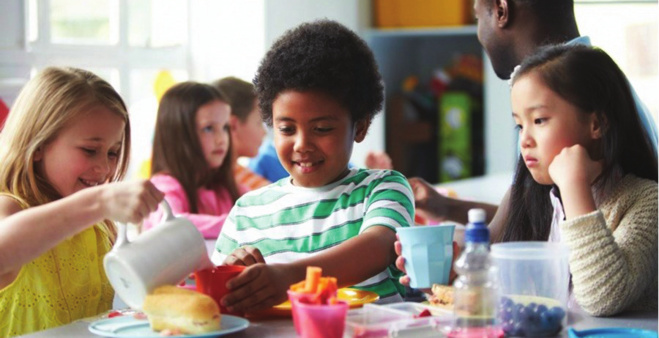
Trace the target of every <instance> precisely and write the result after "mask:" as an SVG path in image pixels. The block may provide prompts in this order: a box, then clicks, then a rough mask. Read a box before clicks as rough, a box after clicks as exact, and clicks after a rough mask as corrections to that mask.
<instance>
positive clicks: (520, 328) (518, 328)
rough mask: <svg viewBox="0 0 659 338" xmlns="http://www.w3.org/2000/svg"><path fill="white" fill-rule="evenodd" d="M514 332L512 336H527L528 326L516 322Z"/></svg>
mask: <svg viewBox="0 0 659 338" xmlns="http://www.w3.org/2000/svg"><path fill="white" fill-rule="evenodd" d="M512 331H513V332H514V333H512V334H511V335H512V336H522V337H523V336H526V328H525V327H524V325H523V324H522V323H519V322H518V323H515V324H514V325H513V330H512Z"/></svg>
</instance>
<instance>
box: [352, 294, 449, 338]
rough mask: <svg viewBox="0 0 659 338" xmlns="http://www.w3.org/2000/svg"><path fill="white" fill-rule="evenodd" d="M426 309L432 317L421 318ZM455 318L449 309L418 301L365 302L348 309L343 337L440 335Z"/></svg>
mask: <svg viewBox="0 0 659 338" xmlns="http://www.w3.org/2000/svg"><path fill="white" fill-rule="evenodd" d="M426 309H427V310H428V311H429V312H430V313H431V316H428V317H419V315H420V314H421V313H422V312H423V311H424V310H426ZM452 321H453V316H452V314H451V312H450V311H446V310H444V309H440V308H437V307H433V306H426V305H423V304H419V303H412V302H403V303H393V304H387V305H378V304H366V305H364V307H363V308H360V309H354V310H350V311H348V316H347V318H346V326H345V332H344V333H345V334H344V337H360V338H364V337H369V338H371V337H438V336H439V337H441V336H444V335H445V334H446V332H448V329H449V326H450V324H451V322H452Z"/></svg>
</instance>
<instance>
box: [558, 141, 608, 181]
mask: <svg viewBox="0 0 659 338" xmlns="http://www.w3.org/2000/svg"><path fill="white" fill-rule="evenodd" d="M603 165H604V161H593V160H592V159H591V158H590V156H589V155H588V151H587V150H586V148H584V147H583V146H581V145H579V144H575V145H573V146H571V147H566V148H563V150H561V152H560V153H559V154H558V155H556V157H554V160H553V161H552V162H551V164H550V165H549V168H548V171H549V176H550V177H551V179H552V181H553V182H554V183H555V184H556V185H557V186H558V188H559V189H561V190H563V188H565V187H569V186H570V185H575V184H586V185H588V186H590V185H591V184H592V183H593V181H595V179H596V178H597V177H598V176H599V175H600V174H601V173H602V167H603Z"/></svg>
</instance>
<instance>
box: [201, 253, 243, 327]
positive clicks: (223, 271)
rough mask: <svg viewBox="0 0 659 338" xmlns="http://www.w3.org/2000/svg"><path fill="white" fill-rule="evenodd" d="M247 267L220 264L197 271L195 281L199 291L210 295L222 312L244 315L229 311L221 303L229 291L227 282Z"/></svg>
mask: <svg viewBox="0 0 659 338" xmlns="http://www.w3.org/2000/svg"><path fill="white" fill-rule="evenodd" d="M243 270H245V267H244V266H242V265H220V266H216V267H214V268H210V269H204V270H199V271H196V272H195V273H194V274H195V281H196V284H197V286H196V288H197V291H198V292H201V293H203V294H206V295H209V296H210V297H211V298H213V300H215V302H216V303H217V305H218V306H219V307H220V313H222V314H232V315H237V316H242V315H243V314H242V313H232V312H229V310H227V309H226V308H225V307H223V306H222V305H221V304H220V300H221V299H222V297H224V295H226V294H227V293H229V290H228V289H227V286H226V284H227V282H228V281H229V280H230V279H232V278H233V277H236V276H238V275H239V274H240V273H241V272H242V271H243Z"/></svg>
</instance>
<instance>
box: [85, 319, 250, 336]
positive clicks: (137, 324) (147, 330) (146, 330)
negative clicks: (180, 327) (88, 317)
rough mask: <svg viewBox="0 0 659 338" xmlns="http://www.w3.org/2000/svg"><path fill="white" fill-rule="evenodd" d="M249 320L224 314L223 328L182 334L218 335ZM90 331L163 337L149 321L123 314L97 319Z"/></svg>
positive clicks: (230, 330) (247, 323)
mask: <svg viewBox="0 0 659 338" xmlns="http://www.w3.org/2000/svg"><path fill="white" fill-rule="evenodd" d="M248 326H249V321H248V320H247V319H245V318H241V317H236V316H229V315H222V319H221V322H220V327H221V328H222V329H221V330H218V331H212V332H207V333H202V334H197V335H181V336H184V337H189V338H191V337H194V338H203V337H217V336H221V335H225V334H229V333H233V332H238V331H242V330H244V329H246V328H247V327H248ZM89 331H91V333H93V334H97V335H99V336H103V337H162V336H161V335H160V333H158V332H155V331H153V330H151V327H150V326H149V321H148V320H146V319H135V318H134V317H133V316H121V317H114V318H108V319H102V320H97V321H95V322H93V323H91V324H89Z"/></svg>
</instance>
